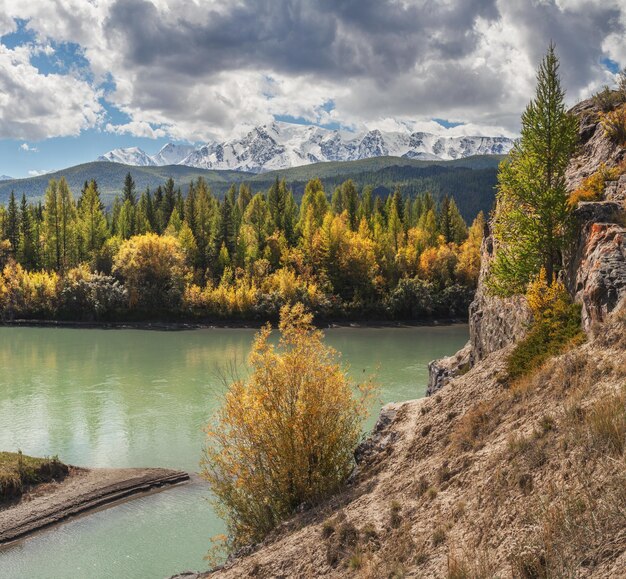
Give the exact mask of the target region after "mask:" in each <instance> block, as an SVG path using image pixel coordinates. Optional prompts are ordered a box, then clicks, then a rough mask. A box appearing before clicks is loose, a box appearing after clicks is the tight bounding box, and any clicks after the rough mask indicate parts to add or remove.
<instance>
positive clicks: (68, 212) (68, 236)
mask: <svg viewBox="0 0 626 579" xmlns="http://www.w3.org/2000/svg"><path fill="white" fill-rule="evenodd" d="M57 195H58V203H57V206H58V209H59V224H60V229H59V231H60V235H61V267H62V268H63V269H65V268H68V267H71V266H73V265H74V264H75V263H76V261H77V257H78V256H77V254H78V243H77V241H78V240H77V239H76V205H75V203H74V199H73V198H72V192H71V191H70V188H69V185H68V184H67V181H66V180H65V177H61V179H60V181H59V185H58V188H57Z"/></svg>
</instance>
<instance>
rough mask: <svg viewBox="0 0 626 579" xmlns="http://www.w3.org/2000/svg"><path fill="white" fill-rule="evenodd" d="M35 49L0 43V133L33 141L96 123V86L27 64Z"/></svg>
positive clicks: (75, 132)
mask: <svg viewBox="0 0 626 579" xmlns="http://www.w3.org/2000/svg"><path fill="white" fill-rule="evenodd" d="M38 52H39V50H38V49H37V48H34V47H33V46H31V45H22V46H18V47H16V48H14V49H10V48H7V47H6V46H5V45H3V44H0V137H3V138H12V139H24V140H29V141H37V140H40V139H45V138H48V137H58V136H68V135H78V134H79V133H80V132H81V131H82V130H83V129H87V128H90V127H94V126H96V125H97V124H98V122H99V120H100V117H101V114H102V105H101V104H100V102H99V100H98V98H99V94H98V91H97V89H95V88H94V87H92V86H91V85H90V84H89V83H88V82H87V81H85V80H82V79H79V78H76V77H74V76H71V75H61V74H42V73H40V72H39V70H38V69H37V68H36V67H35V66H33V64H31V58H32V57H33V55H34V54H35V53H38Z"/></svg>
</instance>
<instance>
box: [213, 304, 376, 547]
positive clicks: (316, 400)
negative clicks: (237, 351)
mask: <svg viewBox="0 0 626 579" xmlns="http://www.w3.org/2000/svg"><path fill="white" fill-rule="evenodd" d="M311 321H312V316H311V314H309V313H307V312H306V311H305V309H304V307H303V306H302V304H296V305H294V306H291V307H289V306H285V307H283V308H282V310H281V320H280V325H279V327H280V332H281V337H280V341H279V343H278V345H277V346H275V345H274V344H272V343H271V341H270V333H271V328H270V326H269V325H267V326H265V327H264V328H263V329H262V330H261V331H260V332H259V333H258V334H257V336H256V338H255V341H254V344H253V347H252V351H251V353H250V356H249V364H250V366H251V368H252V371H251V374H250V376H249V378H248V379H247V380H236V381H235V382H233V383H232V384H231V385H230V386H229V388H228V392H227V393H226V397H225V400H224V405H223V407H222V408H221V409H220V410H219V411H218V413H217V415H216V417H215V419H214V420H212V421H211V423H210V424H209V426H208V427H207V429H206V432H207V443H206V447H205V451H204V457H203V460H202V473H203V476H204V477H205V478H206V479H207V480H208V481H209V483H210V484H211V487H212V490H213V492H214V493H215V495H216V497H217V501H218V505H219V506H220V507H221V511H222V513H223V516H224V518H225V519H226V522H227V524H228V529H229V532H230V536H231V541H232V545H233V546H234V547H237V546H241V545H243V544H247V543H249V542H253V541H258V540H260V539H262V538H263V537H264V536H265V535H266V534H267V533H268V532H269V531H270V530H271V529H272V528H274V527H275V526H276V525H277V524H278V523H279V522H280V521H281V520H283V519H285V518H286V517H288V516H289V515H290V514H291V513H293V512H294V510H295V509H296V508H297V507H299V506H300V505H303V504H311V503H315V502H317V501H319V500H321V499H322V498H324V497H326V496H328V495H329V494H331V493H333V492H334V491H336V490H337V489H338V488H339V487H340V485H341V484H342V483H343V482H344V481H345V479H346V477H347V476H348V475H349V474H350V472H351V470H352V468H353V464H354V458H353V451H354V448H355V447H356V445H357V443H358V441H359V438H360V436H361V426H362V421H363V419H364V417H365V415H366V409H367V405H368V402H369V399H370V396H371V394H372V386H371V383H365V384H358V385H353V384H352V383H351V382H350V380H349V379H348V378H347V376H346V371H345V369H344V368H343V367H342V366H341V365H340V364H339V362H338V359H337V353H336V352H335V351H334V350H333V349H332V348H329V347H327V346H325V345H324V343H323V341H322V339H323V334H322V333H321V332H320V331H319V330H315V329H314V328H313V327H312V325H311Z"/></svg>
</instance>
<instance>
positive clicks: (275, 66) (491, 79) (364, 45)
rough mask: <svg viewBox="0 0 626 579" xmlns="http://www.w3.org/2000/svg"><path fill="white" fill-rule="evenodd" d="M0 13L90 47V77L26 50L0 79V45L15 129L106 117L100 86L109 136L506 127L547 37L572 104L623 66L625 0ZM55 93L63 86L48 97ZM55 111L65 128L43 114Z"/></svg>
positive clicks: (115, 5)
mask: <svg viewBox="0 0 626 579" xmlns="http://www.w3.org/2000/svg"><path fill="white" fill-rule="evenodd" d="M0 8H3V10H0V14H3V16H2V17H1V18H0V31H2V30H3V29H6V28H10V26H11V23H10V18H17V17H19V18H24V19H27V20H28V24H27V26H28V28H29V30H31V31H33V33H34V34H35V37H36V42H37V43H38V44H39V45H41V46H47V45H48V44H50V43H52V44H53V45H54V43H60V42H70V43H75V44H77V45H79V46H80V49H81V54H82V55H83V56H84V58H85V59H86V60H87V62H88V63H89V67H90V72H91V73H92V75H93V79H92V80H90V81H86V80H85V79H84V78H79V77H78V76H72V75H65V76H60V75H59V76H58V77H57V78H54V79H51V78H49V77H50V76H53V75H48V76H44V75H41V74H38V72H37V71H36V69H34V68H33V69H32V70H30V69H28V66H29V60H28V58H26V57H24V56H23V57H22V61H20V64H19V66H20V67H22V68H25V70H24V71H23V74H24V75H26V76H29V77H31V78H30V80H29V82H26V81H19V78H20V74H18V70H17V68H18V66H17V65H12V66H13V68H10V72H11V74H10V75H9V74H8V73H7V74H6V75H5V76H7V79H6V80H4V81H3V75H2V70H3V67H2V60H3V59H2V55H1V54H0V95H1V94H2V92H4V93H5V94H9V95H17V96H18V98H17V99H11V100H12V101H13V102H16V103H17V102H20V98H21V97H22V95H25V97H26V98H25V103H26V105H27V106H26V107H25V112H24V113H20V111H18V110H15V109H11V110H8V109H5V108H4V107H5V106H8V105H5V104H3V103H2V100H1V99H2V97H1V96H0V118H1V119H3V120H1V121H0V135H3V136H7V135H15V134H17V133H18V132H19V131H24V132H36V133H37V134H39V135H44V134H48V133H49V134H61V133H63V134H77V132H80V130H82V129H83V128H86V127H90V126H96V125H98V123H99V122H100V121H101V118H102V116H103V114H104V111H103V110H102V109H101V108H100V107H99V101H98V99H99V98H100V96H102V97H103V98H104V99H105V100H106V102H107V104H108V106H110V107H115V108H116V109H118V110H119V111H121V112H122V113H125V114H126V115H127V116H128V117H129V121H128V122H125V123H122V124H118V123H113V122H108V123H106V122H105V123H104V129H105V130H108V131H111V132H114V133H125V134H132V135H136V136H142V137H151V138H157V137H160V136H163V135H164V134H167V135H169V136H171V137H173V138H176V139H186V140H191V141H198V140H205V139H209V138H211V137H216V138H224V137H228V136H231V135H233V134H235V133H237V132H241V131H242V130H245V128H246V127H249V126H252V125H255V124H259V123H263V122H268V121H270V120H271V119H272V118H273V117H274V116H275V115H288V116H293V117H298V118H303V119H305V120H308V121H310V122H314V123H339V124H341V125H343V126H347V127H354V128H356V127H363V126H371V125H373V124H376V123H384V122H388V121H385V119H393V120H394V122H398V123H401V124H408V125H411V126H417V125H419V124H420V123H422V124H424V123H425V124H428V123H429V122H430V119H432V118H444V119H449V120H455V121H461V122H464V123H465V124H464V125H463V128H459V129H457V130H458V131H463V130H477V131H482V130H487V129H486V127H499V128H501V129H498V130H501V131H503V132H507V131H508V132H509V133H510V132H511V131H516V130H517V128H518V126H519V116H520V113H521V111H522V110H523V107H524V106H525V104H526V103H527V101H528V99H529V98H530V97H531V95H532V91H533V87H534V83H535V70H536V67H537V64H538V62H539V61H540V59H541V57H542V55H543V53H544V52H545V49H546V47H547V45H548V43H549V42H550V41H551V40H552V41H555V42H556V44H557V50H558V53H559V55H560V57H561V73H562V78H563V82H564V85H565V87H566V89H567V91H568V98H569V101H570V102H572V103H573V102H574V101H575V100H577V99H579V98H584V97H587V96H589V94H590V93H591V92H592V91H593V90H595V89H597V88H598V87H599V86H601V85H602V84H604V83H607V82H611V75H610V73H609V72H608V71H607V70H606V68H605V67H604V65H603V64H602V60H603V58H607V57H608V58H611V59H613V60H614V61H616V62H618V63H619V64H620V66H624V65H626V34H625V30H626V6H625V5H624V2H623V0H541V1H537V2H510V1H509V0H446V1H443V0H442V1H440V2H433V1H432V0H319V1H318V2H310V1H308V0H236V1H235V0H233V1H232V2H223V1H221V0H204V1H203V2H189V1H188V0H152V1H149V0H98V1H95V0H94V1H92V2H84V1H83V0H57V1H55V2H50V1H49V0H29V2H21V3H18V2H14V1H12V0H0ZM7 17H8V18H9V20H7ZM16 50H17V49H16ZM18 57H19V55H15V56H11V57H9V58H13V60H15V59H18ZM24 59H26V60H24ZM5 68H6V67H5ZM31 68H32V67H31ZM9 76H10V77H11V78H14V77H15V78H17V79H18V82H17V83H16V86H11V85H10V82H9V79H8V77H9ZM105 81H106V83H105V84H104V85H102V86H104V87H105V88H106V90H104V89H101V88H100V87H101V83H103V82H105ZM61 85H64V86H61ZM65 85H66V86H65ZM101 90H102V91H103V92H101ZM66 93H67V94H66ZM43 94H51V95H53V96H52V98H51V99H50V100H51V101H52V102H51V103H50V106H49V107H47V106H46V104H47V103H46V99H42V98H41V96H42V95H43ZM56 95H63V96H64V99H60V98H56ZM37 96H38V97H40V98H39V99H37V98H36V97H37ZM35 101H38V104H39V106H40V107H42V108H43V110H42V111H39V110H38V109H37V107H35ZM330 102H332V103H333V105H334V106H333V108H331V109H330V110H329V107H328V103H330ZM42 103H44V104H42ZM81 103H82V105H81ZM20 104H21V103H20ZM57 108H58V109H59V111H60V112H61V114H60V119H59V120H58V122H55V121H54V119H47V117H49V116H50V115H51V112H50V111H52V110H55V109H57ZM9 113H10V114H9ZM12 115H15V116H12ZM21 117H26V118H25V122H24V124H22V123H21V122H15V123H13V124H12V125H8V126H5V123H7V122H8V121H6V119H10V118H16V119H20V121H21ZM39 121H41V123H42V126H41V129H40V130H36V126H37V123H39ZM24 127H26V128H24ZM435 128H436V127H435ZM21 138H25V139H26V138H29V139H31V138H33V137H26V136H23V137H21ZM39 138H42V137H39Z"/></svg>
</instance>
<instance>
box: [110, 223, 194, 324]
mask: <svg viewBox="0 0 626 579" xmlns="http://www.w3.org/2000/svg"><path fill="white" fill-rule="evenodd" d="M113 273H114V274H115V275H117V276H119V277H120V278H121V279H122V281H123V282H124V284H125V285H126V288H127V289H128V296H129V306H130V307H131V308H133V309H138V310H144V311H148V312H160V311H172V310H174V311H175V310H177V308H178V307H179V306H180V303H181V300H182V296H183V291H184V288H185V280H186V276H187V273H188V269H187V266H186V264H185V254H184V253H183V250H182V248H181V245H180V242H179V241H178V239H176V238H175V237H171V236H170V235H156V234H154V233H146V234H145V235H135V236H134V237H131V238H130V239H127V240H125V241H124V242H123V243H122V244H121V246H120V248H119V251H118V252H117V254H116V256H115V258H114V259H113Z"/></svg>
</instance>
